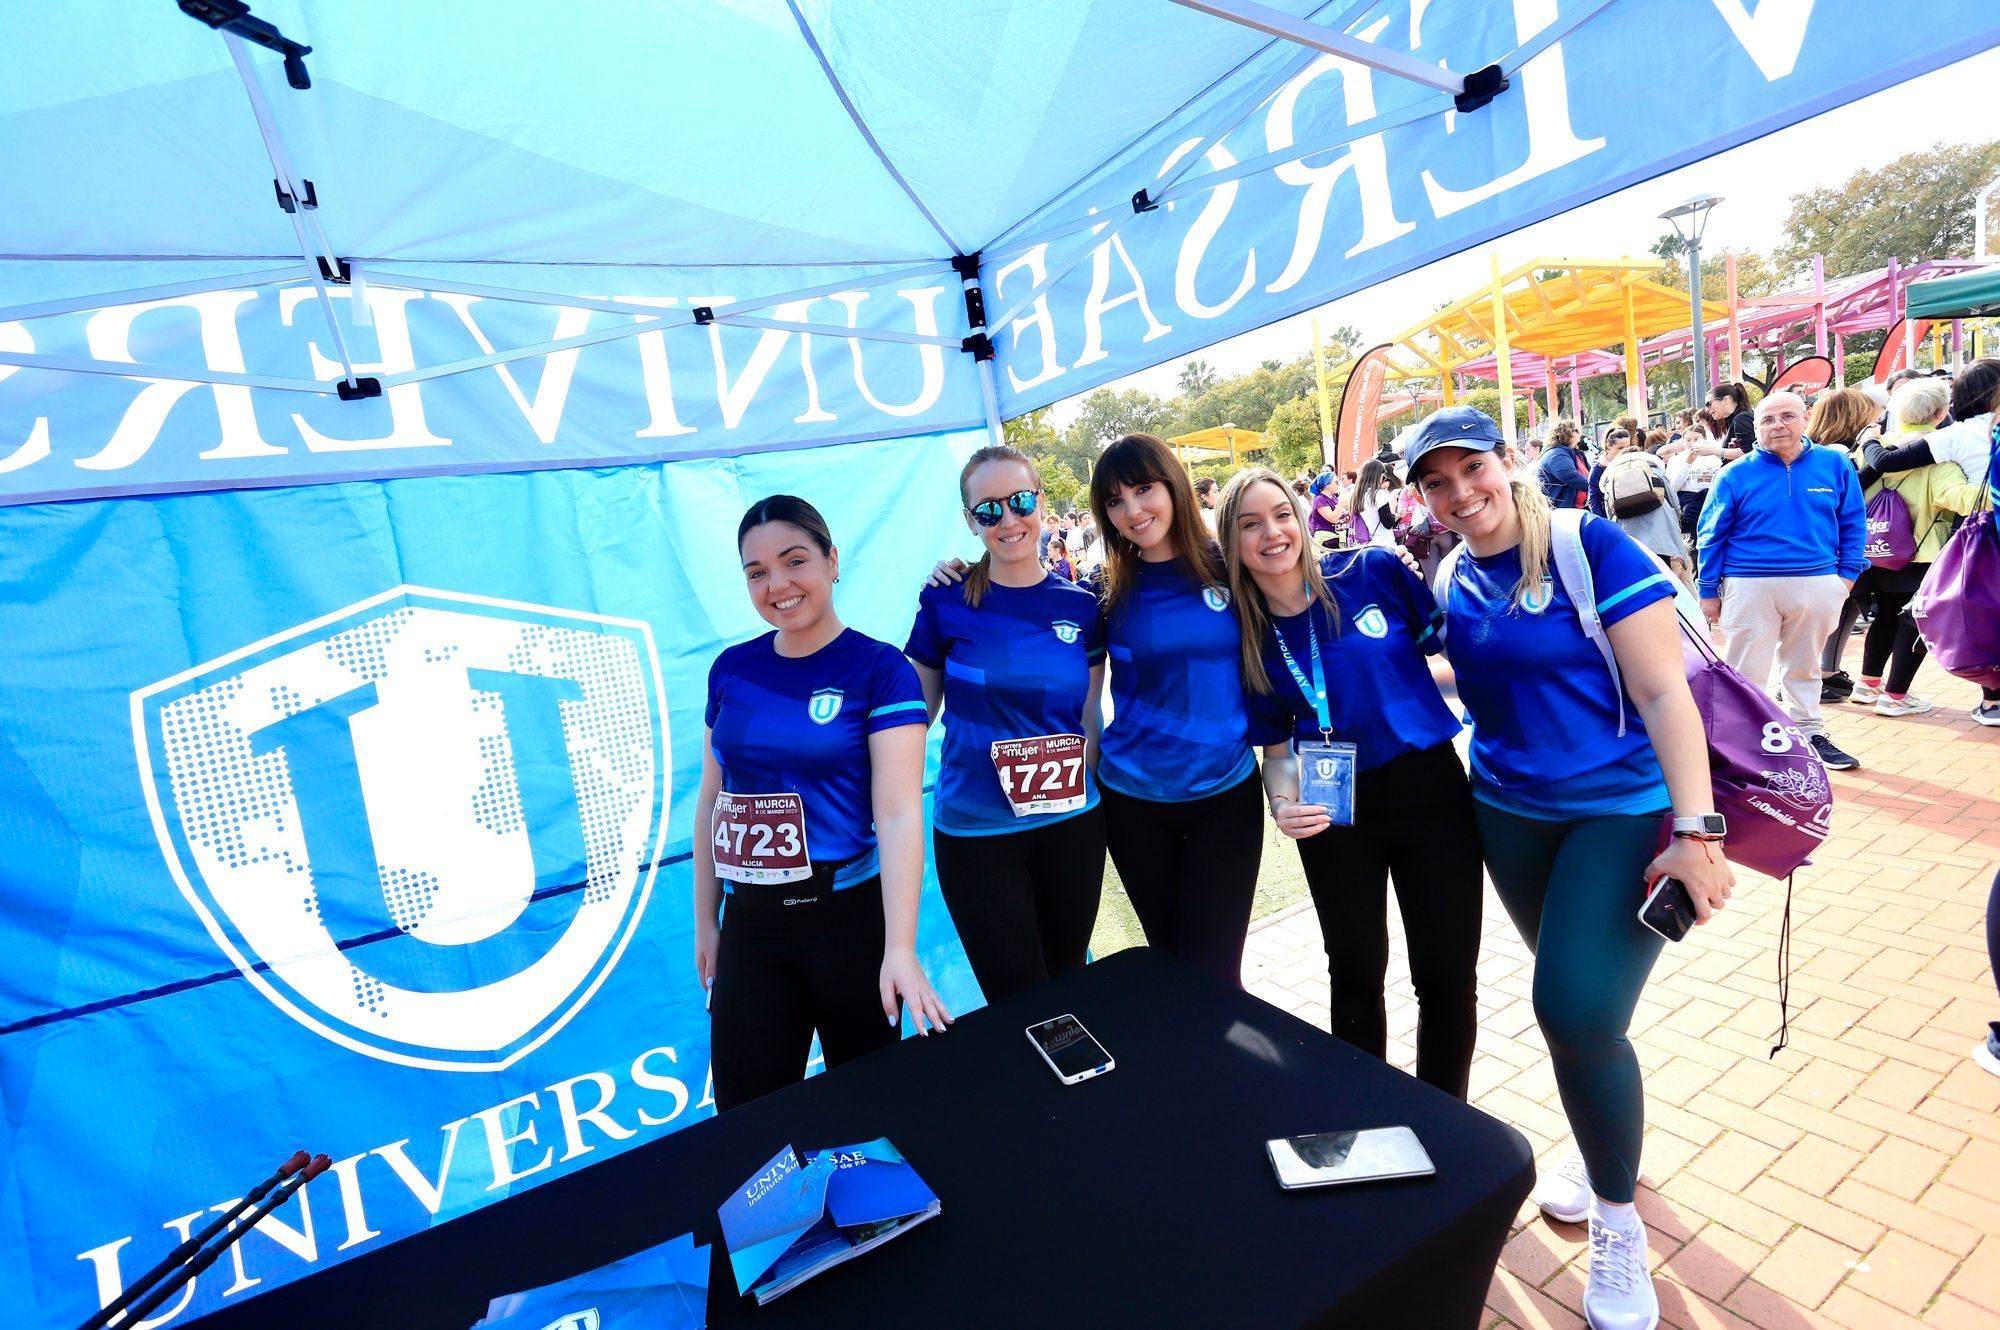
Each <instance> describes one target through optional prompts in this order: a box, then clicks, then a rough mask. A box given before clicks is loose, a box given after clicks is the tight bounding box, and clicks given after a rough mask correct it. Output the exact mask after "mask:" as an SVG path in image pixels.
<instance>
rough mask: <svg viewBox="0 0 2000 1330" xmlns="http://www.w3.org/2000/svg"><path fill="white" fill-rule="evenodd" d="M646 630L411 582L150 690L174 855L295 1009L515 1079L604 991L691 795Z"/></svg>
mask: <svg viewBox="0 0 2000 1330" xmlns="http://www.w3.org/2000/svg"><path fill="white" fill-rule="evenodd" d="M663 696H664V690H663V689H662V687H661V684H660V677H659V665H658V659H657V656H656V655H655V652H654V650H653V642H652V634H651V629H650V628H649V627H648V626H647V625H646V624H644V623H641V622H637V621H632V620H623V619H611V618H605V617H603V616H599V615H591V614H583V613H578V612H574V611H570V610H565V609H558V608H554V607H550V606H545V605H524V604H518V603H515V602H511V601H499V600H493V599H488V598H485V597H478V596H464V595H458V594H455V593H451V592H443V591H431V590H427V589H425V588H421V587H398V588H396V589H394V590H392V591H388V592H384V593H383V594H382V595H379V596H375V597H372V598H370V599H368V600H365V601H362V602H360V603H358V604H355V605H351V606H349V607H347V608H346V609H343V610H339V611H336V612H335V613H333V614H330V615H327V616H326V617H325V618H322V619H318V620H315V621H313V622H311V623H306V624H301V625H299V626H298V627H296V628H293V629H290V630H288V631H286V632H283V633H280V634H277V635H276V636H274V637H270V638H266V639H265V640H263V641H261V642H256V643H253V644H251V645H250V646H247V647H244V648H242V649H241V650H238V651H234V652H231V653H229V654H228V655H225V656H222V657H219V658H218V659H215V660H212V661H209V662H207V663H206V664H204V665H198V666H196V667H194V668H193V669H191V670H187V671H185V672H183V673H181V674H177V675H175V676H174V677H172V678H170V679H165V680H162V681H161V682H159V683H157V684H153V685H152V686H150V687H148V688H143V689H140V690H139V691H138V692H135V693H134V694H133V695H132V723H133V730H134V737H135V740H136V743H137V748H138V758H139V765H140V769H141V771H142V772H143V773H144V776H145V793H146V799H147V803H148V805H149V807H150V810H151V813H152V817H153V825H154V830H155V832H156V834H157V835H158V837H159V842H160V847H161V850H162V852H163V853H164V854H165V856H166V859H167V864H168V867H169V868H170V870H171V871H172V873H173V875H174V877H175V880H176V881H177V882H178V883H179V885H180V888H181V891H182V892H183V894H185V895H186V897H187V899H188V901H189V902H190V903H191V904H192V905H193V906H194V909H195V912H196V913H197V914H198V915H199V916H200V917H201V920H202V922H203V924H205V925H206V926H207V928H208V931H209V933H210V934H211V935H212V936H213V937H214V938H215V940H216V943H217V944H218V945H219V946H221V948H222V949H223V951H224V952H226V953H227V954H228V955H229V957H230V959H231V960H232V961H234V962H235V964H236V966H237V968H238V969H240V970H241V971H242V972H243V975H244V977H245V978H247V979H248V980H249V981H250V982H251V983H252V984H254V985H256V986H257V988H258V989H259V990H260V991H262V992H263V993H264V995H265V996H266V997H268V998H270V999H271V1001H272V1002H274V1003H276V1004H277V1005H278V1006H279V1007H280V1008H281V1009H283V1010H284V1011H285V1013H286V1014H287V1015H289V1016H291V1017H292V1018H293V1019H294V1020H297V1021H298V1022H299V1023H300V1024H302V1025H305V1026H306V1027H307V1028H309V1029H311V1030H314V1031H316V1032H317V1033H319V1034H321V1035H324V1036H325V1037H326V1038H328V1039H331V1040H333V1041H334V1042H335V1043H338V1044H340V1045H342V1046H343V1047H346V1048H349V1049H352V1050H354V1051H355V1052H358V1053H364V1054H366V1055H368V1056H369V1057H374V1058H380V1059H382V1060H384V1061H388V1062H397V1063H402V1064H404V1065H406V1066H414V1067H426V1068H432V1069H437V1070H447V1071H483V1070H497V1069H499V1068H502V1067H506V1066H509V1065H511V1064H512V1063H514V1062H515V1061H517V1060H518V1059H520V1058H521V1057H523V1056H524V1055H526V1054H527V1053H528V1052H529V1051H530V1050H532V1049H534V1048H536V1047H538V1046H539V1045H541V1044H542V1043H543V1042H544V1041H546V1040H547V1039H548V1038H549V1037H550V1036H551V1035H553V1034H554V1033H555V1032H556V1031H557V1030H558V1029H560V1028H561V1027H562V1025H563V1024H564V1023H565V1022H567V1021H568V1020H569V1019H570V1017H572V1016H574V1015H575V1014H576V1013H577V1011H578V1010H580V1009H581V1008H582V1006H583V1005H584V1003H586V1002H587V1001H589V999H590V997H591V995H592V994H593V993H595V992H596V991H597V989H598V987H599V986H600V985H601V984H602V983H603V982H604V979H605V977H606V976H607V975H609V974H610V972H611V969H612V967H613V966H614V965H616V964H617V962H618V958H619V956H620V954H621V953H622V952H623V951H624V949H625V945H626V943H627V942H629V941H630V940H631V937H632V934H633V931H634V930H635V929H636V928H637V926H638V923H639V918H640V915H641V913H642V912H643V910H644V909H645V904H646V899H647V896H648V894H649V893H650V892H651V889H652V882H653V872H654V865H655V864H656V863H657V862H658V860H659V858H660V847H661V843H662V842H663V840H664V837H665V830H666V829H665V827H664V825H662V816H661V812H662V810H663V809H665V808H666V807H667V806H668V794H669V791H668V788H667V773H668V772H669V771H671V769H672V766H671V763H670V762H669V760H668V746H667V732H666V724H665V710H664V708H663V705H662V698H663Z"/></svg>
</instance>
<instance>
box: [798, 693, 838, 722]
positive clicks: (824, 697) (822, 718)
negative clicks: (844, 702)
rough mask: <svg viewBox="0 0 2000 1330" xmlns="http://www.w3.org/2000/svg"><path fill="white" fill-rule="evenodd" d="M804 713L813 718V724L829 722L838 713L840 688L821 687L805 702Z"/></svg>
mask: <svg viewBox="0 0 2000 1330" xmlns="http://www.w3.org/2000/svg"><path fill="white" fill-rule="evenodd" d="M806 714H807V715H809V716H811V717H812V718H813V724H815V725H828V724H831V723H832V721H833V718H834V717H835V716H838V715H839V714H840V690H839V689H838V688H822V689H820V690H819V691H818V692H816V693H814V694H813V695H812V700H811V701H810V702H808V703H806Z"/></svg>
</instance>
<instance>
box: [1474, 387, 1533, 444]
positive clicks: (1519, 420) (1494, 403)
mask: <svg viewBox="0 0 2000 1330" xmlns="http://www.w3.org/2000/svg"><path fill="white" fill-rule="evenodd" d="M1458 405H1460V406H1470V407H1475V408H1477V409H1478V410H1480V411H1484V412H1485V413H1486V414H1487V415H1489V416H1491V417H1493V419H1495V420H1498V419H1500V390H1499V389H1498V388H1474V389H1473V390H1472V391H1470V392H1463V393H1460V394H1459V395H1458ZM1513 432H1514V433H1515V434H1517V435H1525V434H1527V432H1528V397H1527V394H1526V393H1516V394H1515V395H1514V429H1513Z"/></svg>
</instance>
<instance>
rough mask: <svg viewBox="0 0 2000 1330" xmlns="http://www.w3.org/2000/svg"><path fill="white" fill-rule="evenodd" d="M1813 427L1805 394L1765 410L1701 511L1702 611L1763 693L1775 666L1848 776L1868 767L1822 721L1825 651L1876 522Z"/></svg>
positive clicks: (1795, 710) (1824, 753) (1770, 402)
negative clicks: (1751, 441)
mask: <svg viewBox="0 0 2000 1330" xmlns="http://www.w3.org/2000/svg"><path fill="white" fill-rule="evenodd" d="M1805 429H1806V406H1805V403H1804V402H1803V401H1802V400H1800V398H1799V397H1798V396H1797V394H1795V393H1786V392H1778V393H1772V394H1771V395H1770V396H1769V397H1766V398H1765V399H1764V400H1763V401H1761V402H1759V403H1758V404H1757V446H1756V448H1755V449H1754V450H1753V451H1752V452H1751V454H1750V455H1749V456H1748V457H1745V458H1744V459H1743V460H1742V461H1740V462H1738V463H1737V464H1736V465H1734V466H1729V467H1724V468H1723V470H1722V474H1721V475H1719V476H1718V477H1716V481H1715V487H1714V488H1713V489H1712V490H1710V491H1709V495H1708V502H1707V504H1706V505H1704V506H1703V508H1702V510H1701V522H1700V525H1699V527H1698V529H1697V537H1696V538H1697V541H1698V542H1699V549H1700V567H1701V576H1700V580H1699V583H1698V588H1699V590H1700V593H1701V608H1702V612H1703V613H1704V614H1705V615H1706V616H1707V617H1708V622H1709V623H1710V624H1711V625H1713V626H1716V627H1719V628H1720V629H1721V630H1722V633H1723V636H1724V638H1725V639H1726V641H1725V642H1724V644H1723V655H1724V657H1725V659H1727V660H1728V661H1729V663H1730V664H1731V665H1733V666H1735V667H1736V668H1737V669H1738V670H1740V671H1742V673H1743V674H1744V675H1746V676H1747V677H1748V678H1750V680H1751V681H1752V682H1755V683H1758V684H1760V685H1761V684H1763V683H1765V682H1766V681H1768V680H1769V679H1770V677H1771V672H1772V664H1773V661H1774V660H1775V662H1776V664H1777V667H1778V672H1779V674H1780V675H1781V676H1782V677H1783V699H1782V700H1783V702H1784V705H1785V710H1786V712H1787V713H1788V714H1789V715H1790V716H1791V718H1792V719H1793V720H1794V721H1795V722H1797V727H1798V730H1799V732H1800V733H1801V734H1803V735H1804V736H1805V737H1806V740H1807V742H1809V743H1810V744H1811V745H1812V747H1813V750H1814V751H1815V752H1816V753H1818V754H1819V757H1820V760H1821V761H1822V762H1824V763H1826V765H1827V766H1829V767H1831V768H1833V769H1834V770H1836V771H1848V770H1851V769H1852V768H1854V767H1857V766H1859V765H1861V764H1860V763H1859V762H1857V761H1855V760H1854V758H1852V757H1851V756H1849V755H1848V754H1846V753H1844V752H1842V751H1841V750H1840V749H1839V748H1837V747H1835V746H1834V743H1833V741H1832V740H1831V739H1829V738H1827V737H1826V734H1825V731H1824V728H1823V726H1822V724H1821V721H1820V672H1819V651H1820V645H1821V644H1822V643H1824V642H1825V641H1826V638H1827V634H1829V633H1831V632H1832V631H1833V627H1834V625H1835V624H1836V623H1838V622H1839V621H1840V607H1841V604H1842V603H1843V602H1844V601H1845V600H1846V599H1847V593H1848V591H1849V589H1850V588H1852V587H1853V585H1854V579H1855V578H1857V577H1859V576H1860V575H1861V570H1862V569H1864V568H1866V567H1867V566H1868V560H1867V558H1866V557H1865V556H1864V555H1863V554H1862V547H1863V546H1864V545H1865V544H1866V543H1867V538H1868V519H1867V515H1866V513H1865V512H1864V510H1863V507H1862V503H1861V484H1860V481H1859V479H1858V477H1857V476H1856V475H1855V470H1854V465H1853V463H1851V462H1849V461H1848V460H1847V457H1846V455H1845V454H1844V453H1843V452H1841V450H1839V449H1837V448H1823V447H1820V446H1819V445H1817V444H1815V443H1813V442H1812V440H1810V439H1808V438H1807V437H1806V434H1805ZM1764 741H1765V742H1766V743H1767V744H1769V743H1773V742H1788V738H1787V736H1783V735H1778V736H1765V740H1764ZM1774 751H1778V750H1774Z"/></svg>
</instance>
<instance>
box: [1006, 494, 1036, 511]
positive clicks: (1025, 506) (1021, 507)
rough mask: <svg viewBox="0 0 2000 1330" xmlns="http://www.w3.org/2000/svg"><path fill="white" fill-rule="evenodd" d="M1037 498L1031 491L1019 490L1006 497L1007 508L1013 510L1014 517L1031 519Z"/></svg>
mask: <svg viewBox="0 0 2000 1330" xmlns="http://www.w3.org/2000/svg"><path fill="white" fill-rule="evenodd" d="M1039 497H1040V496H1039V495H1037V494H1036V493H1035V492H1034V491H1033V490H1019V491H1017V492H1015V493H1013V494H1009V495H1008V496H1007V506H1008V507H1009V508H1012V509H1013V510H1014V515H1015V516H1016V517H1033V516H1034V515H1035V503H1036V500H1037V499H1038V498H1039Z"/></svg>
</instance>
